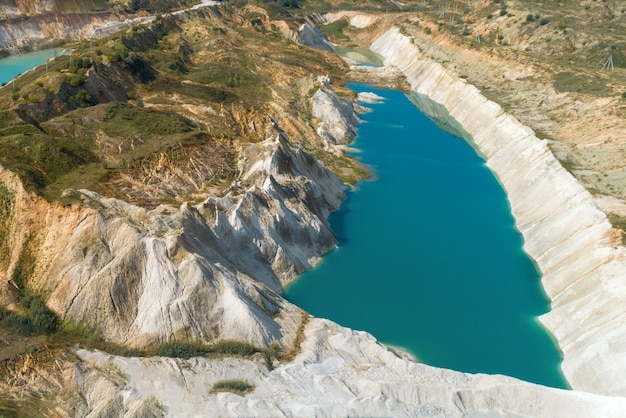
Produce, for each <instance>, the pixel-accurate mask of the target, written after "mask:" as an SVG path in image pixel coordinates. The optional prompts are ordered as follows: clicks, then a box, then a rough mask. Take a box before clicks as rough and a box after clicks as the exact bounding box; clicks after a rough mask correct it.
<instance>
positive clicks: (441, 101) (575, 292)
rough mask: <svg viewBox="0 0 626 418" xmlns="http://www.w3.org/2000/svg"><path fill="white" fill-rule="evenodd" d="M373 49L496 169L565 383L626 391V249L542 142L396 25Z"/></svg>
mask: <svg viewBox="0 0 626 418" xmlns="http://www.w3.org/2000/svg"><path fill="white" fill-rule="evenodd" d="M371 49H372V50H373V51H375V52H377V53H378V54H380V55H381V56H382V57H384V60H385V61H384V62H385V64H386V65H392V66H395V67H397V68H398V69H400V70H401V71H402V72H403V73H404V74H405V76H406V78H407V81H408V82H409V83H410V85H411V87H412V89H413V90H414V91H415V92H417V93H420V94H423V95H425V96H427V97H428V98H430V99H431V100H432V101H434V102H435V104H432V103H431V104H430V105H426V107H425V109H424V110H425V111H426V112H427V113H430V114H432V115H433V116H435V117H436V118H437V119H440V120H443V121H445V122H446V123H448V124H449V125H451V126H452V127H454V128H455V129H456V130H457V131H458V132H460V133H461V134H462V135H463V136H464V137H465V139H467V140H468V141H470V142H471V143H472V144H474V146H475V147H476V149H477V150H478V151H479V152H480V153H481V154H482V155H483V156H484V157H485V159H486V160H487V165H488V166H489V167H490V169H491V170H492V171H493V172H494V173H495V174H496V176H497V177H498V179H499V181H500V183H501V184H502V186H503V188H504V190H505V191H506V193H507V195H508V198H509V200H510V203H511V211H512V214H513V216H514V217H515V220H516V224H517V227H518V229H519V230H520V232H521V233H522V235H523V237H524V240H525V243H524V249H525V250H526V252H527V253H528V254H529V255H530V256H531V257H532V258H533V259H534V260H535V261H536V262H537V265H538V267H539V269H540V270H541V273H542V283H543V287H544V289H545V291H546V293H547V294H548V296H549V297H550V299H551V301H552V306H551V311H550V312H548V313H546V314H545V315H543V316H542V317H541V318H540V319H541V322H542V323H543V324H545V326H546V327H547V328H548V329H549V330H550V331H551V332H552V334H553V335H554V336H555V337H556V339H557V341H558V344H559V347H560V349H561V350H562V351H563V355H564V359H563V363H562V370H563V373H564V375H565V377H566V379H567V380H568V382H569V383H570V384H571V386H572V387H573V388H574V389H577V390H583V391H588V392H593V393H597V394H603V395H611V396H616V395H617V396H626V379H624V378H623V376H624V375H625V374H626V356H625V355H624V353H625V351H626V303H625V301H626V253H625V250H624V247H622V246H621V245H620V242H619V238H617V237H616V234H615V231H613V230H612V228H611V224H610V223H609V222H608V220H607V217H606V215H605V214H604V213H603V212H601V211H600V210H599V208H598V206H597V205H596V203H595V202H594V199H593V197H592V196H591V194H590V193H589V192H588V191H587V190H586V189H585V188H584V187H583V186H581V185H580V184H579V183H578V181H577V180H576V179H575V178H574V177H573V176H572V175H571V174H570V173H569V172H567V171H566V170H565V169H564V168H563V167H562V166H561V165H560V164H559V162H558V161H557V159H556V158H555V157H554V155H553V154H552V153H551V152H550V150H549V148H548V145H547V141H545V140H541V139H539V138H537V137H536V136H535V135H534V133H533V132H532V131H531V130H530V129H529V128H527V127H525V126H523V125H521V124H520V123H519V122H518V121H517V120H516V119H515V118H513V117H512V116H510V115H508V114H506V113H505V112H504V111H503V110H502V109H501V107H500V106H499V105H498V104H496V103H494V102H491V101H489V100H487V99H486V98H485V97H484V96H482V95H481V93H480V91H479V90H478V89H476V88H475V87H473V86H471V85H468V84H467V83H466V82H465V81H464V80H462V79H460V78H458V77H457V76H456V75H454V74H451V73H450V72H448V71H447V70H446V69H444V68H443V67H442V66H441V65H439V64H438V63H436V62H434V61H432V60H430V59H427V58H425V57H423V56H422V54H421V52H420V49H419V47H418V46H416V45H414V44H413V41H412V40H411V39H410V38H408V37H406V36H403V35H402V34H401V33H400V31H399V30H398V29H396V28H394V29H391V30H389V31H388V32H386V33H385V34H384V35H383V36H381V37H380V38H378V39H377V40H376V41H375V42H374V43H373V44H372V46H371ZM437 104H438V105H437ZM503 279H504V278H503Z"/></svg>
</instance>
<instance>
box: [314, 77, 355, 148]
mask: <svg viewBox="0 0 626 418" xmlns="http://www.w3.org/2000/svg"><path fill="white" fill-rule="evenodd" d="M319 81H320V84H321V86H320V88H319V89H318V90H317V92H316V93H315V94H314V95H313V97H312V98H311V100H312V102H313V106H312V108H313V116H315V117H316V118H317V119H318V120H319V125H318V127H317V134H318V135H319V136H320V137H321V138H323V139H325V140H326V141H328V142H329V143H330V144H333V145H345V144H349V143H350V142H352V141H353V140H354V137H355V135H356V130H355V126H356V125H357V123H358V122H359V118H358V117H357V116H356V113H355V112H354V109H353V106H352V104H351V103H349V102H346V101H345V100H343V99H341V98H340V97H339V96H337V93H335V91H334V90H333V89H331V88H330V84H329V81H328V79H327V77H319Z"/></svg>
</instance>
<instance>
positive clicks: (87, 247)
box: [0, 133, 344, 347]
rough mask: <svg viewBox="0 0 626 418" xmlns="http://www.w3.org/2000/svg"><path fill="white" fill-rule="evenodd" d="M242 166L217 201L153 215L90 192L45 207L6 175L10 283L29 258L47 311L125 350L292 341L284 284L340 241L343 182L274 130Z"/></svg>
mask: <svg viewBox="0 0 626 418" xmlns="http://www.w3.org/2000/svg"><path fill="white" fill-rule="evenodd" d="M240 171H241V173H242V174H241V176H240V179H239V180H238V181H237V182H236V184H233V187H232V188H231V190H230V191H229V192H228V193H227V194H226V195H224V196H221V197H209V198H208V199H207V200H205V201H204V202H202V203H200V204H198V205H191V204H183V205H182V206H181V207H180V209H178V210H175V209H173V208H166V207H159V208H157V209H154V210H151V211H150V210H146V209H144V208H140V207H137V206H134V205H131V204H128V203H126V202H123V201H121V200H118V199H111V198H105V197H102V196H100V195H98V194H97V193H94V192H91V191H88V190H81V191H79V192H77V193H79V194H80V195H81V196H82V199H83V202H84V206H85V207H81V208H68V207H62V206H57V205H53V204H49V203H47V202H45V201H43V200H42V199H39V198H37V197H35V196H34V195H32V194H29V193H26V192H25V191H24V190H23V189H22V188H21V185H20V183H19V181H17V179H16V178H15V176H13V175H12V174H10V173H8V172H6V171H3V172H2V176H0V177H1V178H2V180H3V181H4V182H5V184H8V185H9V188H10V190H11V192H12V195H13V196H14V199H15V200H14V205H13V207H14V211H13V215H12V220H11V226H10V231H11V232H10V234H9V236H10V237H11V240H12V243H13V245H11V246H10V252H9V257H8V259H9V260H11V263H10V266H9V269H8V271H9V277H11V273H15V271H16V269H17V268H19V269H22V270H23V269H24V266H23V265H22V264H24V259H25V255H28V258H30V259H33V260H35V262H34V265H32V268H31V271H30V273H31V274H30V275H29V279H28V281H27V283H25V285H27V286H28V287H29V288H31V289H34V290H36V291H41V292H44V293H45V294H47V295H49V298H48V301H47V304H48V306H49V307H50V308H51V309H53V310H54V311H55V312H57V313H58V314H59V315H60V316H61V317H62V318H63V319H70V320H74V321H79V322H81V323H85V324H88V325H90V326H91V327H93V328H95V329H98V330H100V331H101V332H102V333H103V335H104V336H105V337H106V338H107V339H109V340H111V341H114V342H117V343H120V344H124V345H128V346H133V347H144V346H146V345H148V344H151V343H155V342H162V341H168V340H171V339H178V338H183V339H198V340H204V341H210V340H214V339H218V338H223V339H238V340H246V341H248V342H250V343H253V344H256V345H263V346H266V345H268V344H269V343H271V342H272V341H281V340H283V339H285V340H284V341H283V342H284V343H285V344H286V345H289V344H290V343H291V339H292V338H293V336H294V333H295V330H296V329H297V328H298V326H299V321H300V310H299V309H297V308H296V307H294V306H293V305H291V304H289V303H287V302H286V301H285V300H284V299H282V298H281V297H280V296H279V294H280V292H281V289H282V286H281V285H282V284H284V283H286V282H288V281H290V280H292V279H293V278H294V277H295V276H296V275H298V274H300V273H302V272H303V271H304V270H305V269H307V268H310V267H311V266H312V265H313V264H314V263H315V262H316V260H317V259H318V258H319V257H320V255H321V254H323V253H324V252H326V251H328V250H330V249H331V248H333V247H334V246H335V245H336V241H335V238H334V236H333V234H332V232H331V231H330V228H329V225H328V223H327V221H326V218H327V216H328V214H329V213H330V211H332V210H335V209H336V208H337V207H338V206H339V204H340V201H341V199H342V197H343V188H344V185H343V183H342V182H341V181H340V180H339V179H337V177H336V176H334V175H333V174H332V173H330V172H329V171H328V170H326V169H325V168H324V167H322V166H321V165H320V164H319V163H318V162H317V161H316V160H315V159H313V158H312V157H311V156H310V155H308V154H307V153H306V152H304V151H302V150H296V149H293V148H291V147H290V146H289V144H288V143H287V141H286V138H285V137H284V135H283V134H282V133H279V134H278V135H277V136H276V138H270V139H268V140H266V141H265V142H262V143H259V144H256V145H252V146H250V147H249V148H248V149H246V150H245V152H244V157H243V158H242V160H241V162H240ZM279 313H280V315H278V314H279Z"/></svg>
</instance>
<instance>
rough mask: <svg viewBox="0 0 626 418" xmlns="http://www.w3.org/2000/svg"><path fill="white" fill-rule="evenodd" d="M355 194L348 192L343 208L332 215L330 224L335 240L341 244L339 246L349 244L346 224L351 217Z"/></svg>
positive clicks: (351, 191)
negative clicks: (351, 204)
mask: <svg viewBox="0 0 626 418" xmlns="http://www.w3.org/2000/svg"><path fill="white" fill-rule="evenodd" d="M354 193H355V192H354V191H353V190H347V191H346V198H345V199H344V200H343V202H341V208H340V209H339V210H337V211H335V212H333V213H331V214H330V216H329V217H328V223H329V224H330V228H331V229H332V231H333V233H334V234H335V238H337V241H338V242H339V246H343V245H346V244H348V242H349V241H348V235H347V234H346V228H345V222H346V218H348V217H349V216H350V202H351V201H352V196H353V194H354Z"/></svg>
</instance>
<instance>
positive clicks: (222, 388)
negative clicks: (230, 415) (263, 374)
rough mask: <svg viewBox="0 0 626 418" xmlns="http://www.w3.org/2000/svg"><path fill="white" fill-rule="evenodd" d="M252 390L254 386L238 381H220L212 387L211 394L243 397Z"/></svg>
mask: <svg viewBox="0 0 626 418" xmlns="http://www.w3.org/2000/svg"><path fill="white" fill-rule="evenodd" d="M253 390H254V385H252V384H250V383H248V382H246V381H245V380H240V379H229V380H220V381H218V382H216V383H215V384H214V385H213V388H212V389H211V393H219V392H231V393H235V394H237V395H240V396H244V395H245V394H247V393H250V392H252V391H253Z"/></svg>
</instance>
